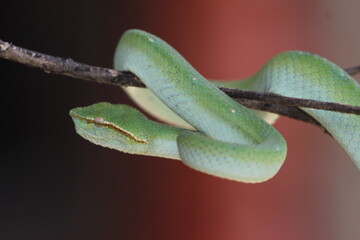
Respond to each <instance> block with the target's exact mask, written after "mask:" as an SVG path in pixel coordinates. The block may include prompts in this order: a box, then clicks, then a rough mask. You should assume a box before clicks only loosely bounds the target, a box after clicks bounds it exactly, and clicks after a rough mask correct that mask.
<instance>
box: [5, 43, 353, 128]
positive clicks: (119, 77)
mask: <svg viewBox="0 0 360 240" xmlns="http://www.w3.org/2000/svg"><path fill="white" fill-rule="evenodd" d="M0 58H4V59H7V60H10V61H14V62H18V63H21V64H24V65H26V66H29V67H34V68H38V69H41V70H43V71H45V72H46V73H53V74H61V75H65V76H69V77H72V78H78V79H82V80H88V81H91V82H96V83H105V84H111V85H115V86H136V87H145V85H144V84H143V83H142V82H141V81H140V79H139V78H138V77H136V76H135V75H134V74H132V73H130V72H121V71H116V70H114V69H107V68H101V67H95V66H90V65H86V64H82V63H78V62H75V61H73V60H72V59H70V58H61V57H54V56H50V55H46V54H43V53H39V52H36V51H32V50H28V49H25V48H21V47H18V46H15V45H12V44H10V43H7V42H4V41H1V40H0ZM345 71H347V72H348V73H349V74H352V75H355V74H357V73H359V72H360V66H356V67H352V68H349V69H346V70H345ZM220 89H221V90H222V91H223V92H225V93H226V94H228V95H229V96H230V97H232V98H235V99H236V100H237V101H238V102H239V103H241V104H243V105H245V106H246V107H249V108H253V109H258V110H264V111H269V112H273V113H278V114H281V115H284V116H287V117H290V118H293V119H297V120H300V121H303V122H307V123H311V124H314V125H316V126H318V127H320V128H321V129H322V130H324V131H326V130H325V129H324V128H323V127H322V126H321V125H320V124H319V123H318V122H317V121H316V120H315V119H314V118H312V117H311V116H310V115H308V114H306V113H305V112H303V111H301V110H300V109H299V107H306V108H315V109H323V110H329V111H336V112H342V113H352V114H357V115H360V107H359V106H350V105H345V104H339V103H330V102H322V101H315V100H308V99H299V98H291V97H284V96H280V95H276V94H273V93H260V92H253V91H245V90H239V89H230V88H224V87H220Z"/></svg>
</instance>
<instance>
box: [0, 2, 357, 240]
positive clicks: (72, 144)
mask: <svg viewBox="0 0 360 240" xmlns="http://www.w3.org/2000/svg"><path fill="white" fill-rule="evenodd" d="M2 5H3V6H5V7H2V9H3V10H2V15H1V16H0V20H1V22H2V23H4V24H3V25H2V27H1V28H2V30H1V36H0V38H2V39H3V40H5V41H11V42H13V43H14V44H18V45H20V46H23V47H27V48H30V49H35V50H38V51H40V52H45V53H48V54H53V55H59V56H63V57H71V58H73V59H75V60H77V61H80V62H85V63H89V64H93V65H98V66H104V67H111V66H112V57H113V51H114V48H115V45H116V42H117V41H118V38H119V36H120V35H121V33H122V32H123V31H125V30H126V29H129V28H140V29H144V30H147V31H149V32H151V33H154V34H155V35H158V36H160V37H161V38H163V39H165V40H166V41H167V42H169V43H170V44H171V45H173V46H174V47H175V48H176V49H177V50H178V51H179V52H180V53H182V54H183V55H184V56H185V58H187V59H188V60H189V61H190V62H191V63H192V64H193V66H195V67H196V68H197V69H198V70H199V71H200V72H201V73H202V74H204V75H205V76H206V77H209V78H214V79H222V78H223V79H232V78H242V77H246V76H249V75H251V74H253V73H254V72H255V71H256V70H257V69H259V67H260V66H261V65H262V64H263V63H264V62H265V61H266V60H267V59H269V58H270V57H272V56H273V55H275V54H277V53H279V52H282V51H285V50H290V49H291V50H293V49H298V50H306V51H311V52H314V53H318V54H320V55H322V56H325V57H328V58H330V59H331V60H333V61H334V62H336V63H337V64H339V65H340V66H342V67H349V66H352V65H355V64H359V63H360V60H359V59H360V51H359V48H358V43H359V40H360V35H359V31H357V30H356V27H357V26H358V23H359V21H360V19H359V17H358V15H359V14H358V12H357V11H356V9H359V7H360V6H359V4H358V3H357V2H356V1H351V0H346V1H340V0H332V1H330V0H323V1H320V0H318V1H304V0H298V1H286V0H268V1H265V0H264V1H260V0H259V1H254V0H242V1H235V0H234V1H230V0H229V1H214V0H212V1H209V0H208V1H205V0H191V1H190V0H186V1H185V0H183V1H160V0H156V1H145V0H144V1H141V0H136V1H131V2H130V1H129V2H125V1H107V2H100V1H99V2H95V1H85V0H82V1H70V0H68V1H61V2H58V3H54V2H50V1H39V0H35V1H23V2H22V3H21V4H17V3H10V2H5V3H3V4H2ZM352 26H354V27H352ZM0 69H1V71H0V77H1V82H2V83H3V85H4V86H3V87H2V89H5V90H6V91H4V94H2V97H3V98H4V99H3V101H2V102H3V113H2V116H3V117H2V121H3V122H4V123H3V124H2V126H3V134H2V136H3V139H5V140H6V143H5V144H4V145H3V150H2V160H1V166H0V169H1V170H0V174H1V175H0V238H1V239H229V240H230V239H277V240H280V239H330V240H331V239H357V238H359V236H360V228H359V222H360V209H359V201H360V188H359V184H360V174H359V172H358V171H357V170H356V169H355V167H354V166H353V164H352V163H351V161H350V160H349V158H348V157H347V156H346V155H345V153H344V152H343V150H342V149H341V148H340V147H339V146H338V145H337V144H336V143H335V142H334V141H333V140H332V139H331V138H330V137H329V136H327V135H325V134H323V133H322V132H321V131H320V130H318V129H317V128H315V127H313V126H309V125H307V124H303V123H300V122H296V121H293V120H289V119H286V118H281V119H280V120H279V121H278V122H277V124H276V125H275V126H276V127H277V128H278V129H279V131H280V132H281V133H282V134H283V135H284V136H285V138H286V139H287V142H288V146H289V153H288V157H287V160H286V163H285V164H284V166H283V168H282V169H281V171H280V172H279V174H278V175H277V176H276V177H275V178H274V179H272V180H270V181H268V182H266V183H262V184H257V185H253V184H242V183H235V182H231V181H227V180H222V179H218V178H214V177H211V176H208V175H205V174H201V173H198V172H196V171H193V170H191V169H189V168H187V167H186V166H184V165H182V164H180V163H179V162H176V161H171V160H165V159H158V158H151V157H139V156H131V155H126V154H122V153H119V152H115V151H112V150H108V149H105V148H100V147H97V146H95V145H92V144H90V143H88V142H86V141H85V140H83V139H81V138H80V137H78V136H77V135H76V134H75V131H74V129H73V125H72V122H71V120H70V118H69V117H68V116H67V114H68V111H69V109H71V108H73V107H76V106H82V105H88V104H91V103H94V102H97V101H105V100H106V101H111V102H114V103H127V104H131V103H130V101H129V100H128V99H127V98H126V97H125V96H124V95H123V93H122V92H121V91H120V90H119V89H117V88H114V87H111V86H101V85H97V84H91V83H86V82H83V81H80V80H74V79H69V78H66V77H62V76H54V75H48V74H45V73H43V72H40V71H37V70H34V69H29V68H26V67H23V66H20V65H18V64H15V63H10V62H7V61H4V60H0Z"/></svg>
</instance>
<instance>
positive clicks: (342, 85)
mask: <svg viewBox="0 0 360 240" xmlns="http://www.w3.org/2000/svg"><path fill="white" fill-rule="evenodd" d="M114 64H115V68H116V69H117V70H120V71H130V72H132V73H134V74H135V75H136V76H138V77H139V78H140V79H141V80H142V81H143V82H144V84H145V85H146V87H147V88H148V89H149V90H150V91H151V92H152V94H154V95H155V96H156V97H157V98H158V99H160V100H161V102H162V103H164V104H165V105H166V106H167V107H168V108H169V109H171V111H173V112H175V113H176V114H177V115H178V116H179V117H180V118H181V119H183V120H184V121H185V122H187V123H188V124H189V125H191V126H192V127H193V128H194V129H195V130H189V129H184V128H179V127H174V126H169V125H166V124H161V123H158V122H154V121H151V120H148V119H147V118H146V117H145V116H144V115H142V114H141V113H140V112H138V111H137V110H136V109H134V108H131V107H128V106H125V105H112V104H109V103H98V104H94V105H92V106H89V107H84V108H75V109H73V110H71V112H70V115H71V116H72V118H73V120H74V122H75V126H76V130H77V132H78V133H79V134H80V135H81V136H83V137H84V138H86V139H88V140H90V141H91V142H93V143H95V144H99V145H102V146H105V147H109V148H113V149H117V150H119V151H123V152H128V153H133V154H143V155H151V156H159V157H166V158H171V159H179V160H181V161H182V162H183V163H184V164H186V165H188V166H189V167H191V168H193V169H196V170H199V171H201V172H204V173H208V174H211V175H214V176H218V177H222V178H226V179H231V180H236V181H241V182H253V183H254V182H262V181H266V180H268V179H270V178H271V177H273V176H274V175H275V174H276V173H277V172H278V171H279V169H280V167H281V166H282V164H283V162H284V159H285V157H286V152H287V146H286V142H285V140H284V138H283V137H282V135H281V134H280V133H279V132H278V131H277V130H275V129H274V128H273V127H272V126H271V125H269V124H268V123H267V122H265V121H264V120H263V119H261V118H260V117H258V116H257V115H255V114H254V113H253V112H252V111H250V110H248V109H247V108H245V107H243V106H241V105H239V104H238V103H236V102H235V101H233V100H232V99H231V98H230V97H228V96H227V95H226V94H224V93H223V92H221V91H220V90H219V89H218V88H217V87H216V86H215V85H214V84H213V83H211V82H209V81H207V80H206V79H205V78H204V77H203V76H201V75H200V74H199V73H198V72H197V71H196V70H195V69H194V68H193V67H192V66H191V65H190V64H189V63H188V62H187V61H186V60H185V59H184V58H183V57H182V56H181V55H180V54H179V53H178V52H177V51H176V50H174V49H173V48H172V47H171V46H169V45H168V44H167V43H165V42H164V41H162V40H161V39H159V38H158V37H156V36H154V35H152V34H150V33H147V32H144V31H141V30H129V31H127V32H125V33H124V34H123V36H122V37H121V39H120V41H119V44H118V46H117V49H116V52H115V63H114ZM230 85H231V86H232V87H239V88H245V87H246V88H247V89H250V90H255V91H260V92H272V93H276V94H280V95H283V96H291V97H297V98H306V99H314V100H321V101H329V102H338V103H344V104H349V105H356V106H360V88H359V85H358V84H357V83H356V81H355V80H354V79H352V78H351V77H350V76H349V75H348V74H346V73H345V72H344V71H343V70H342V69H341V68H339V67H338V66H336V65H335V64H333V63H331V62H329V61H328V60H326V59H324V58H322V57H319V56H317V55H314V54H310V53H306V52H300V51H291V52H285V53H282V54H279V55H277V56H275V57H273V58H272V59H271V60H269V61H268V62H267V63H266V64H265V65H264V66H263V67H262V68H261V70H259V71H258V72H257V73H256V74H255V75H254V76H252V77H250V78H248V79H246V80H244V81H240V82H237V83H231V84H230ZM154 108H155V107H154ZM303 110H304V111H305V112H307V113H308V114H310V115H311V116H312V117H314V118H315V119H316V120H317V121H318V122H319V123H321V124H322V125H323V126H324V127H325V128H326V129H327V131H329V132H330V133H331V135H332V136H333V137H334V138H335V139H336V140H337V141H338V142H339V143H340V145H341V146H342V147H343V148H344V150H345V151H346V152H347V153H348V155H349V156H350V158H351V159H352V160H353V162H354V163H355V164H356V166H357V167H358V168H360V118H359V117H358V116H355V115H350V114H341V113H336V112H329V111H324V110H314V109H303ZM150 111H151V110H150ZM154 111H155V109H154ZM175 121H176V120H175Z"/></svg>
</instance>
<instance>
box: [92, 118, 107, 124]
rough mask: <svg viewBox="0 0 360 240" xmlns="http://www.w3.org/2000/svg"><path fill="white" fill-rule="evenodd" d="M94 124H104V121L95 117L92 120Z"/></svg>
mask: <svg viewBox="0 0 360 240" xmlns="http://www.w3.org/2000/svg"><path fill="white" fill-rule="evenodd" d="M94 123H97V124H105V120H104V119H103V118H102V117H96V118H94Z"/></svg>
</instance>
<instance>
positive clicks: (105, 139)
mask: <svg viewBox="0 0 360 240" xmlns="http://www.w3.org/2000/svg"><path fill="white" fill-rule="evenodd" d="M70 116H71V117H72V119H73V121H74V124H75V128H76V132H77V133H78V134H79V135H81V136H82V137H84V138H85V139H87V140H89V141H90V142H92V143H95V144H97V145H101V146H104V147H108V148H112V149H116V150H119V151H123V152H127V153H135V152H137V153H138V152H139V151H140V152H144V151H146V150H147V143H148V140H149V139H148V137H147V136H148V135H147V133H146V129H147V128H146V126H144V124H146V123H147V122H148V121H147V118H146V117H145V116H144V115H143V114H142V113H140V112H139V111H137V110H136V109H134V108H132V107H129V106H127V105H114V104H110V103H107V102H100V103H96V104H93V105H91V106H88V107H78V108H74V109H72V110H71V111H70ZM144 120H145V121H144ZM139 129H141V131H140V130H139Z"/></svg>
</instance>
